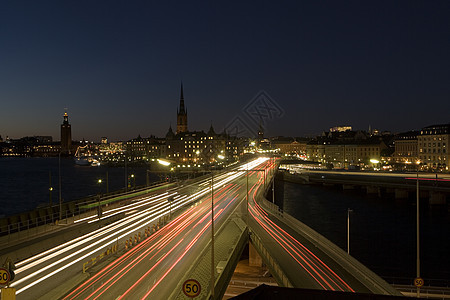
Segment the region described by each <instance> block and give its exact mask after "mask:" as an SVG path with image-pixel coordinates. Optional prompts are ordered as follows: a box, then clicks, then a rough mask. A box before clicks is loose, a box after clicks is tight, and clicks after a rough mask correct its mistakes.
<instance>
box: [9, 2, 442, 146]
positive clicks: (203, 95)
mask: <svg viewBox="0 0 450 300" xmlns="http://www.w3.org/2000/svg"><path fill="white" fill-rule="evenodd" d="M0 11H1V12H0V17H1V18H0V28H1V29H0V36H2V40H3V41H4V45H6V46H5V47H2V49H0V57H1V60H2V68H1V70H0V79H1V80H0V99H2V108H1V110H0V135H1V136H2V137H3V138H4V139H5V138H6V136H9V137H11V138H20V137H23V136H34V135H36V136H39V135H50V136H53V138H54V139H55V140H57V139H59V126H60V124H61V121H62V116H63V114H64V108H67V109H68V114H69V117H70V123H71V124H72V126H73V130H72V134H73V139H74V140H81V139H83V138H85V139H86V140H94V141H99V140H100V138H101V137H103V136H106V137H108V139H109V140H112V141H114V140H128V139H131V138H134V137H136V136H137V135H139V134H140V135H141V136H150V135H151V134H153V135H156V136H164V135H165V133H166V132H167V129H168V128H169V125H172V127H173V126H174V125H175V124H176V119H175V116H176V115H175V112H176V108H177V104H178V99H179V84H180V82H181V81H183V83H184V98H185V101H186V105H187V107H188V108H189V118H190V119H189V127H190V129H192V130H205V131H206V130H207V129H208V128H209V127H210V125H211V124H213V126H214V128H215V129H216V131H219V132H220V131H221V130H222V129H223V128H224V127H226V126H227V124H229V123H230V122H232V121H233V119H234V118H236V117H237V116H239V115H240V114H241V113H242V111H243V110H244V109H245V107H246V105H247V104H248V103H251V101H252V99H254V97H255V95H258V93H259V92H260V91H261V90H263V91H265V92H266V93H267V94H268V95H269V96H270V98H271V99H272V100H273V101H274V102H275V103H276V104H277V105H278V106H279V107H280V108H281V109H282V110H283V112H284V113H283V115H282V116H281V117H279V118H277V119H276V120H275V119H273V120H268V122H267V124H265V131H266V134H267V136H277V135H285V136H315V135H317V134H320V132H322V131H324V130H328V129H329V128H330V127H334V126H338V125H351V126H353V128H355V129H368V127H369V125H370V126H372V128H377V129H379V130H390V131H392V132H404V131H408V130H418V129H420V128H422V127H425V126H429V125H433V124H443V123H448V122H449V119H448V111H449V108H450V104H449V103H450V101H449V100H450V97H449V96H450V90H449V86H448V82H450V74H449V72H448V70H449V69H450V59H449V57H448V54H447V53H450V41H449V40H448V39H447V38H446V37H447V36H449V34H450V20H448V18H447V16H448V13H449V12H450V4H449V3H448V2H446V1H435V2H432V3H425V2H421V1H398V2H390V1H381V2H373V3H364V4H363V3H358V2H344V3H335V2H331V1H329V2H328V1H325V2H321V3H294V2H292V3H285V4H283V5H279V4H278V5H277V4H274V3H271V2H261V3H258V5H251V4H245V3H244V4H241V5H239V6H235V5H233V4H229V3H227V4H224V3H222V4H217V3H215V4H206V5H200V4H198V3H189V4H177V5H176V6H175V7H174V6H173V5H170V4H158V5H152V4H148V3H141V4H131V5H127V6H124V5H120V4H119V3H118V2H108V7H107V8H106V9H105V5H104V3H96V4H92V3H88V2H77V4H70V3H58V2H47V3H46V4H42V3H28V4H26V5H25V4H23V3H22V4H20V3H2V4H1V9H0ZM255 134H256V132H255Z"/></svg>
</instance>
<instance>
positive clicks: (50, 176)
mask: <svg viewBox="0 0 450 300" xmlns="http://www.w3.org/2000/svg"><path fill="white" fill-rule="evenodd" d="M48 179H49V186H48V192H49V196H50V207H51V206H52V204H53V203H52V191H53V187H52V171H49V174H48Z"/></svg>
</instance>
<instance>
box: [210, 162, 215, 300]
mask: <svg viewBox="0 0 450 300" xmlns="http://www.w3.org/2000/svg"><path fill="white" fill-rule="evenodd" d="M215 281H216V280H215V271H214V173H213V170H211V299H213V300H214V283H215Z"/></svg>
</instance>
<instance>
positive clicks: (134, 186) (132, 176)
mask: <svg viewBox="0 0 450 300" xmlns="http://www.w3.org/2000/svg"><path fill="white" fill-rule="evenodd" d="M131 178H133V190H135V189H136V177H135V176H134V174H131Z"/></svg>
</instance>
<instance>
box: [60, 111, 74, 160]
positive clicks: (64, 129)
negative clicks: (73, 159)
mask: <svg viewBox="0 0 450 300" xmlns="http://www.w3.org/2000/svg"><path fill="white" fill-rule="evenodd" d="M61 153H62V154H64V155H70V154H71V153H72V128H71V125H70V123H69V116H68V115H67V112H65V113H64V120H63V123H62V124H61Z"/></svg>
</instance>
